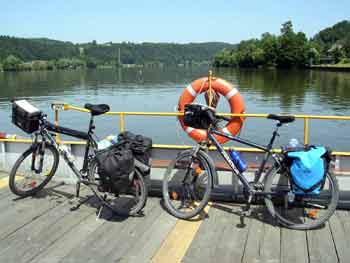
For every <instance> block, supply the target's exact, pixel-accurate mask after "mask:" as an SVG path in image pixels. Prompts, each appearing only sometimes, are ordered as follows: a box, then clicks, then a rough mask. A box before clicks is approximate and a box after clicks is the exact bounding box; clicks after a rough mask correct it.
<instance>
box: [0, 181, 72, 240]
mask: <svg viewBox="0 0 350 263" xmlns="http://www.w3.org/2000/svg"><path fill="white" fill-rule="evenodd" d="M60 189H65V190H69V189H72V187H71V186H64V187H63V188H62V186H60ZM66 199H67V197H66V196H62V195H60V194H59V193H56V192H53V190H44V191H42V192H40V193H39V194H38V195H37V196H36V197H27V198H24V199H18V197H16V196H15V195H12V194H11V195H9V196H6V198H3V199H1V201H0V209H1V216H0V225H1V228H0V240H1V239H3V238H5V237H6V236H7V235H9V234H11V233H13V232H15V231H17V230H18V229H21V228H22V227H23V226H25V225H27V224H29V223H30V222H32V221H33V220H35V219H37V218H38V217H40V216H42V215H45V214H46V213H47V212H49V211H50V210H51V209H53V208H55V207H56V206H58V205H59V204H60V203H62V202H64V201H65V200H66Z"/></svg>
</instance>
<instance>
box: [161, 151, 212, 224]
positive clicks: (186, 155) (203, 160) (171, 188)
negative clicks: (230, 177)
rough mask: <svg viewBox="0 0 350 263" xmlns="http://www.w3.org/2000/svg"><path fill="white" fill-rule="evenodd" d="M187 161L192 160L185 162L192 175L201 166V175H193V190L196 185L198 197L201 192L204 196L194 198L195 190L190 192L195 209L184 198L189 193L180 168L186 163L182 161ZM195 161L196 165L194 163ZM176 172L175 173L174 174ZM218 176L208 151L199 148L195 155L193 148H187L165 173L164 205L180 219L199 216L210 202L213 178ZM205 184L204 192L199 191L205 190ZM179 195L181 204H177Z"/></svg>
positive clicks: (163, 186)
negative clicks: (197, 198)
mask: <svg viewBox="0 0 350 263" xmlns="http://www.w3.org/2000/svg"><path fill="white" fill-rule="evenodd" d="M192 158H194V159H192ZM192 160H195V162H193V161H192ZM185 161H187V162H190V163H189V164H188V163H185V168H186V171H185V173H186V174H189V173H191V175H193V173H194V172H196V171H195V170H196V169H197V167H200V174H199V176H192V177H193V178H192V179H191V184H194V185H193V186H192V188H191V190H193V189H194V187H196V189H195V190H197V192H196V197H198V195H199V194H201V196H202V200H193V199H192V197H194V196H195V195H194V193H193V191H192V192H191V193H190V195H191V197H190V199H191V200H189V201H190V202H191V204H195V207H194V209H192V208H190V207H188V205H190V204H189V203H186V202H187V201H185V200H184V198H185V196H186V195H187V196H188V193H185V191H186V190H185V189H184V188H185V186H184V184H185V182H184V178H181V177H182V176H183V175H184V174H183V173H181V171H180V168H181V167H182V166H184V164H181V162H185ZM194 163H195V165H193V164H194ZM186 165H187V166H186ZM194 166H195V167H194ZM188 169H191V170H188ZM174 172H175V174H173V173H174ZM184 176H185V175H184ZM206 177H207V178H206ZM216 177H217V175H216V169H215V165H214V163H213V161H212V159H211V158H210V157H209V156H208V154H207V153H205V152H204V151H202V150H199V151H198V152H197V154H196V156H194V155H193V151H192V150H186V151H184V152H181V153H180V154H179V155H178V156H177V157H176V158H175V159H174V160H172V161H171V162H170V164H169V165H168V167H167V169H166V171H165V174H164V178H163V185H162V192H163V199H164V206H165V208H166V210H167V211H168V212H169V213H170V214H171V215H173V216H175V217H177V218H179V219H190V218H193V217H195V216H197V215H198V214H200V213H201V212H202V210H203V209H204V207H205V206H206V205H207V204H208V202H209V198H210V194H211V190H212V188H213V182H214V181H213V180H214V178H216ZM169 180H171V181H169ZM181 180H182V182H181ZM185 180H186V178H185ZM197 180H199V182H197ZM170 182H171V184H170ZM177 183H179V185H177ZM196 183H197V184H196ZM204 184H205V187H204V193H203V191H202V192H201V193H199V192H198V190H199V191H200V190H203V185H204ZM187 191H188V189H187ZM174 193H175V194H174ZM184 193H185V194H184ZM178 197H180V198H181V204H180V206H177V205H178V203H179V200H177V199H178ZM196 201H197V202H196ZM198 201H199V203H198ZM184 203H185V204H184ZM181 209H184V210H183V211H182V210H181ZM190 209H192V210H190Z"/></svg>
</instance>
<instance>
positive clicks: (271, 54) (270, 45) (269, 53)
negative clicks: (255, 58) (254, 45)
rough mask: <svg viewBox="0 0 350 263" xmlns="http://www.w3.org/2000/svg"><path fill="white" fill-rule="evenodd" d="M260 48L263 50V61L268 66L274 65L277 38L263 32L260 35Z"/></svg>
mask: <svg viewBox="0 0 350 263" xmlns="http://www.w3.org/2000/svg"><path fill="white" fill-rule="evenodd" d="M260 45H261V48H262V49H263V50H264V63H265V64H266V65H268V66H274V65H276V60H277V51H278V39H277V37H276V36H274V35H271V34H270V33H264V34H262V36H261V44H260Z"/></svg>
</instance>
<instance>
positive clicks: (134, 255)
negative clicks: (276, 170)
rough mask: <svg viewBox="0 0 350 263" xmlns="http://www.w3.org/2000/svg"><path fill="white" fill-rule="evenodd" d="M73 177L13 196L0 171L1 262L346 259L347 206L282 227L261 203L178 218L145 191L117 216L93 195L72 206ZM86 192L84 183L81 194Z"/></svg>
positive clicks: (216, 206) (349, 239) (349, 248)
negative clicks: (134, 212)
mask: <svg viewBox="0 0 350 263" xmlns="http://www.w3.org/2000/svg"><path fill="white" fill-rule="evenodd" d="M73 194H74V187H73V186H72V185H62V184H58V183H51V185H50V187H49V188H48V189H47V190H44V191H42V192H41V193H40V194H38V195H37V196H36V197H32V198H24V199H18V198H17V197H16V196H15V195H13V194H12V193H11V192H10V191H9V189H8V187H7V174H1V173H0V208H1V214H0V223H1V227H0V262H36V263H38V262H48V263H52V262H74V263H78V262H84V263H85V262H218V263H219V262H293V263H294V262H298V263H300V262H349V261H350V214H349V211H345V210H338V211H337V212H336V215H335V216H333V217H332V218H331V220H330V222H329V223H327V224H326V225H325V226H324V227H323V228H321V229H318V230H312V231H293V230H289V229H285V228H282V227H279V226H278V225H277V224H276V222H274V221H273V220H271V217H270V216H269V215H268V214H267V212H266V211H265V209H264V208H263V207H262V208H260V209H258V210H255V211H254V212H253V214H252V215H251V216H250V217H249V218H245V220H244V224H242V223H241V221H240V217H239V216H238V215H237V214H236V213H235V212H234V211H236V210H237V211H238V210H239V205H238V204H230V203H213V204H212V205H211V206H210V207H209V210H208V215H207V216H206V217H205V219H204V220H197V221H196V220H195V221H193V222H189V221H182V220H177V219H176V218H174V217H172V216H170V215H169V214H168V213H167V212H165V211H164V209H163V208H162V206H161V200H160V199H159V198H154V197H151V198H149V199H148V202H147V206H146V208H145V209H144V216H142V217H132V218H122V217H118V216H115V215H114V216H113V215H112V214H110V213H109V212H108V210H105V212H104V213H102V215H101V217H100V218H97V216H96V212H97V209H96V207H94V201H93V198H91V199H90V200H91V201H89V202H87V203H86V204H84V205H82V206H81V207H80V208H79V209H78V210H76V211H71V208H72V203H71V200H72V198H73ZM86 194H87V195H90V192H89V191H83V195H86Z"/></svg>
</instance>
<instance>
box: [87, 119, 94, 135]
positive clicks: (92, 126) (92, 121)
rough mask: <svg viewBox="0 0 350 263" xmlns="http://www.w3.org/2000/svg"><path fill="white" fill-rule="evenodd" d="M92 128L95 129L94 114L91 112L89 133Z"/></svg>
mask: <svg viewBox="0 0 350 263" xmlns="http://www.w3.org/2000/svg"><path fill="white" fill-rule="evenodd" d="M94 129H95V125H94V115H92V114H91V118H90V124H89V131H88V134H89V135H91V133H92V132H93V130H94Z"/></svg>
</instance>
